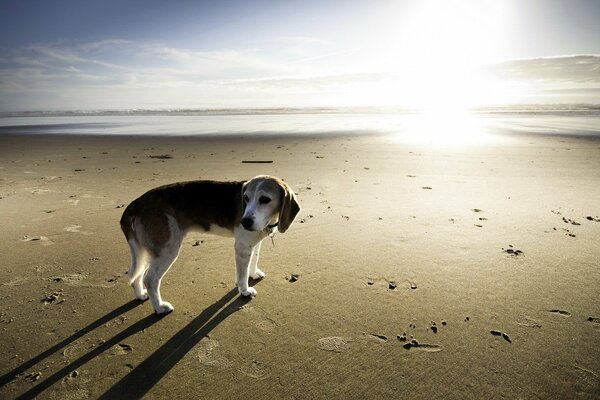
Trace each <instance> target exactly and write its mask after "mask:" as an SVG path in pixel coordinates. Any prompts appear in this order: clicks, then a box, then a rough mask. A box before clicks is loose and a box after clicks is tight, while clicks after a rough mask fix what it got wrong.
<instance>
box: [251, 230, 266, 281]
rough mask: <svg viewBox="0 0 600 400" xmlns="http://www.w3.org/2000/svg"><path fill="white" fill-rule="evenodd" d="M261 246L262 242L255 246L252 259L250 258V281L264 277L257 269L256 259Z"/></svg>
mask: <svg viewBox="0 0 600 400" xmlns="http://www.w3.org/2000/svg"><path fill="white" fill-rule="evenodd" d="M261 244H262V240H261V241H260V242H258V244H257V245H256V246H254V250H253V251H252V257H251V258H250V278H252V279H262V278H264V277H265V273H264V272H262V271H261V270H260V269H258V258H259V257H260V245H261Z"/></svg>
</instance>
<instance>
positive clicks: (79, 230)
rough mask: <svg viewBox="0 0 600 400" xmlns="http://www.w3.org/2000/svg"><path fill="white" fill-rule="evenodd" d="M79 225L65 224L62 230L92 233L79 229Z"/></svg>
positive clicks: (83, 233)
mask: <svg viewBox="0 0 600 400" xmlns="http://www.w3.org/2000/svg"><path fill="white" fill-rule="evenodd" d="M81 228H82V226H81V225H75V224H74V225H69V226H65V227H64V230H65V231H67V232H71V233H81V234H82V235H92V232H86V231H82V230H81Z"/></svg>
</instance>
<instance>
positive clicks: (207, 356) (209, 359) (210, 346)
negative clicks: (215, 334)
mask: <svg viewBox="0 0 600 400" xmlns="http://www.w3.org/2000/svg"><path fill="white" fill-rule="evenodd" d="M218 349H219V342H218V341H217V340H215V339H212V338H210V337H206V338H204V339H202V341H201V342H200V343H199V344H198V350H197V354H198V361H199V362H200V364H202V365H205V366H207V367H217V368H221V369H224V368H227V367H230V366H231V365H232V364H233V363H232V362H231V361H230V360H229V359H227V358H226V357H223V356H222V355H220V354H218V353H219V351H218Z"/></svg>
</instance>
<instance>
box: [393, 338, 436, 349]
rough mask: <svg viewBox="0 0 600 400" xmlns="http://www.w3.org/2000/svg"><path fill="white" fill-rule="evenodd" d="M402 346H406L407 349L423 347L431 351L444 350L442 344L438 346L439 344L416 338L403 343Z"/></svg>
mask: <svg viewBox="0 0 600 400" xmlns="http://www.w3.org/2000/svg"><path fill="white" fill-rule="evenodd" d="M402 347H404V348H405V349H406V350H410V349H412V348H415V349H417V348H419V349H423V350H429V351H434V352H435V351H440V350H442V348H441V347H440V346H438V345H437V344H427V343H419V342H418V341H417V340H416V339H413V340H411V341H410V342H408V343H405V344H404V345H402Z"/></svg>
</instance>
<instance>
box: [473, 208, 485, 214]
mask: <svg viewBox="0 0 600 400" xmlns="http://www.w3.org/2000/svg"><path fill="white" fill-rule="evenodd" d="M471 211H473V212H476V213H480V212H483V210H482V209H480V208H472V209H471Z"/></svg>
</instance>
